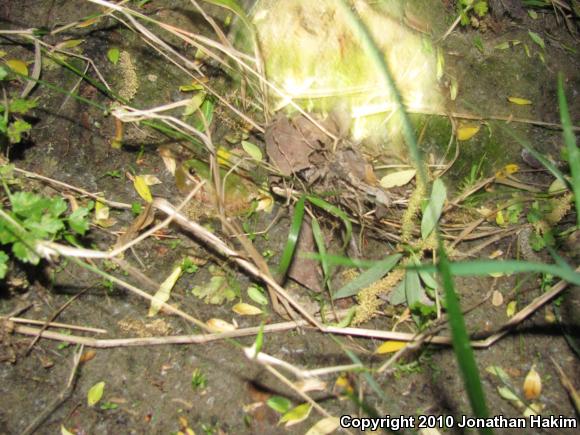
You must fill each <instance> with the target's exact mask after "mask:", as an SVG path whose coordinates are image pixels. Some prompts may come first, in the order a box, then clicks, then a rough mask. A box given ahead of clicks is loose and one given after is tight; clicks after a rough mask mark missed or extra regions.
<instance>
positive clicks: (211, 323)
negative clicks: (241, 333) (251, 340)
mask: <svg viewBox="0 0 580 435" xmlns="http://www.w3.org/2000/svg"><path fill="white" fill-rule="evenodd" d="M205 323H206V325H207V327H208V328H209V329H210V330H211V331H212V332H229V331H235V330H236V327H235V326H234V325H232V324H231V323H228V322H226V321H225V320H222V319H215V318H214V319H209V320H208V321H207V322H205Z"/></svg>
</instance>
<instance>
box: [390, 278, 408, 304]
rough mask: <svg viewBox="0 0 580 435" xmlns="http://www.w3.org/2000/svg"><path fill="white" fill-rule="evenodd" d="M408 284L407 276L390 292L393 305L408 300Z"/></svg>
mask: <svg viewBox="0 0 580 435" xmlns="http://www.w3.org/2000/svg"><path fill="white" fill-rule="evenodd" d="M406 285H407V284H406V282H405V278H403V279H402V280H401V282H400V283H399V285H398V286H397V287H396V288H395V290H393V291H392V292H391V293H389V303H390V304H391V305H401V304H403V303H405V301H406V300H407V296H406V295H405V287H406Z"/></svg>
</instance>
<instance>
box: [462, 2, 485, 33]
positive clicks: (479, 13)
mask: <svg viewBox="0 0 580 435" xmlns="http://www.w3.org/2000/svg"><path fill="white" fill-rule="evenodd" d="M457 9H458V12H459V16H460V17H461V25H462V26H467V25H468V24H471V26H472V27H475V28H477V27H479V20H480V19H481V18H484V17H485V16H486V15H487V13H488V11H489V5H488V4H487V1H485V0H459V1H458V2H457Z"/></svg>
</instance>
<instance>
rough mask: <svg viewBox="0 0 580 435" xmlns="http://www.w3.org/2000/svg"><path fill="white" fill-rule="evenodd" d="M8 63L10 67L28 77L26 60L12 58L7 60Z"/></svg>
mask: <svg viewBox="0 0 580 435" xmlns="http://www.w3.org/2000/svg"><path fill="white" fill-rule="evenodd" d="M6 65H8V67H10V69H11V70H12V71H14V72H15V73H18V74H20V75H23V76H24V77H28V67H27V66H26V62H23V61H22V60H18V59H10V60H7V61H6Z"/></svg>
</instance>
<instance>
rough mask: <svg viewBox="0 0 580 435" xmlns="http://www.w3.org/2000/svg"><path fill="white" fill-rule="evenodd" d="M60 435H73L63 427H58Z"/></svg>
mask: <svg viewBox="0 0 580 435" xmlns="http://www.w3.org/2000/svg"><path fill="white" fill-rule="evenodd" d="M60 435H73V433H72V432H71V431H69V430H68V429H67V428H66V427H64V426H63V425H60Z"/></svg>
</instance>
